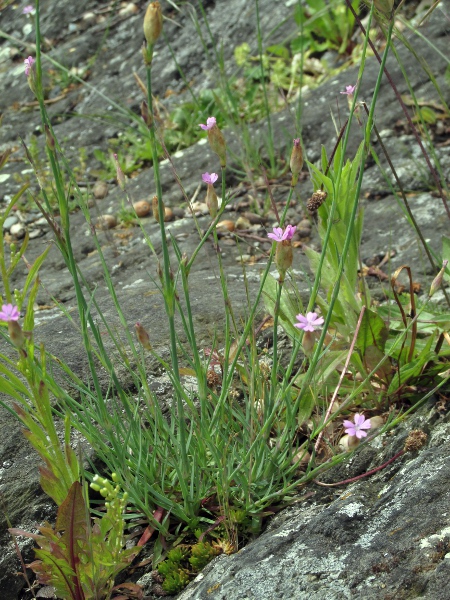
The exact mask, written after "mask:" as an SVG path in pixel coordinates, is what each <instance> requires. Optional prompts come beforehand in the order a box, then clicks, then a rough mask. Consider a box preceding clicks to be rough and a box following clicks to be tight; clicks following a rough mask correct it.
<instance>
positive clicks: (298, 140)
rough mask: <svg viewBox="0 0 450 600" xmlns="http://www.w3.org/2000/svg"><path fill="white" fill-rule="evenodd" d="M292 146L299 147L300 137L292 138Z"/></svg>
mask: <svg viewBox="0 0 450 600" xmlns="http://www.w3.org/2000/svg"><path fill="white" fill-rule="evenodd" d="M294 146H295V147H296V148H299V147H300V138H295V139H294Z"/></svg>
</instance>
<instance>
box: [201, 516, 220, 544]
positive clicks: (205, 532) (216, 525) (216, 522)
mask: <svg viewBox="0 0 450 600" xmlns="http://www.w3.org/2000/svg"><path fill="white" fill-rule="evenodd" d="M224 520H225V516H224V515H222V516H221V517H219V518H218V519H217V521H214V523H213V524H212V525H211V527H208V529H207V530H206V531H204V532H203V533H202V534H201V535H200V537H199V538H198V541H199V542H201V541H202V540H203V538H204V537H205V535H206V534H207V533H209V532H210V531H213V529H215V528H216V527H218V526H219V525H220V524H221V523H222V521H224Z"/></svg>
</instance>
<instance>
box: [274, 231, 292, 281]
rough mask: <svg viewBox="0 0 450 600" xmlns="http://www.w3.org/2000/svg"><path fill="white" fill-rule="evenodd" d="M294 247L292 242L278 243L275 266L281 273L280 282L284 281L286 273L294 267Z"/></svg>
mask: <svg viewBox="0 0 450 600" xmlns="http://www.w3.org/2000/svg"><path fill="white" fill-rule="evenodd" d="M292 258H293V254H292V245H291V240H290V239H289V240H283V241H282V242H278V243H277V249H276V251H275V264H276V265H277V269H278V271H279V273H280V282H283V281H284V277H285V275H286V271H287V270H288V269H289V267H290V266H291V265H292Z"/></svg>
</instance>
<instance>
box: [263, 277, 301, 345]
mask: <svg viewBox="0 0 450 600" xmlns="http://www.w3.org/2000/svg"><path fill="white" fill-rule="evenodd" d="M277 288H278V281H277V280H276V279H275V277H272V276H271V275H269V276H268V277H266V281H265V282H264V288H263V298H264V305H265V307H266V310H267V312H268V313H269V314H271V315H272V317H273V316H274V314H275V305H276V300H277ZM301 312H303V305H302V302H301V300H300V298H299V297H298V296H296V295H295V294H294V293H293V292H289V291H288V290H287V288H286V287H283V290H282V291H281V298H280V308H279V311H278V323H279V325H281V327H283V329H284V330H285V332H286V333H287V334H288V335H289V336H291V337H292V338H295V337H297V335H298V329H296V328H295V327H294V323H295V322H296V319H295V317H296V315H298V314H299V313H301Z"/></svg>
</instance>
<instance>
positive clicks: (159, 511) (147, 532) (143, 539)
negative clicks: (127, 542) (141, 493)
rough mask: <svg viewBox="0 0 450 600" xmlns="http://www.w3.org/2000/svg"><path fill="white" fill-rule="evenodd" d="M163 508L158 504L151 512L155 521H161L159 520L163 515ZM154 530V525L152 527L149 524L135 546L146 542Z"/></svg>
mask: <svg viewBox="0 0 450 600" xmlns="http://www.w3.org/2000/svg"><path fill="white" fill-rule="evenodd" d="M164 512H165V511H164V509H163V508H161V507H160V506H158V508H157V509H156V510H155V511H154V513H153V518H154V519H155V521H157V522H158V523H161V521H162V520H163V517H164ZM154 532H155V527H153V526H152V525H149V526H148V527H147V528H146V529H145V531H144V533H143V534H142V535H141V537H140V539H139V541H138V543H137V546H143V545H144V544H146V543H147V542H148V540H149V539H150V538H151V537H152V535H153V533H154Z"/></svg>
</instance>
